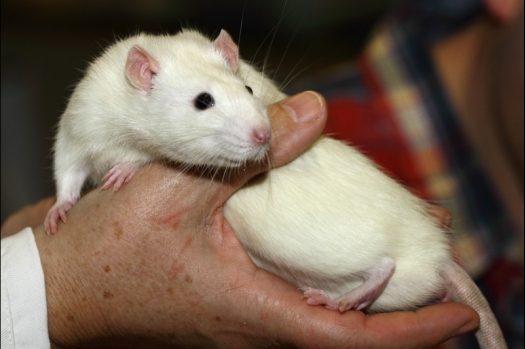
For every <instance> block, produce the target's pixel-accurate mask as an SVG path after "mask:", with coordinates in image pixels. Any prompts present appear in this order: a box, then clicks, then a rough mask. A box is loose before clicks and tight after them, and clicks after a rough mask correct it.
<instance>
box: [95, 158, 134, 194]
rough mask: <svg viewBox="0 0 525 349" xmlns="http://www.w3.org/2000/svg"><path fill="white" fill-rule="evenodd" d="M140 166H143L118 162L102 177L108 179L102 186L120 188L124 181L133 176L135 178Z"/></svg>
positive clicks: (114, 189)
mask: <svg viewBox="0 0 525 349" xmlns="http://www.w3.org/2000/svg"><path fill="white" fill-rule="evenodd" d="M140 167H141V166H139V165H137V164H132V163H124V164H117V165H115V166H113V168H112V169H111V170H109V172H108V173H107V174H106V175H105V176H104V178H102V180H104V181H106V183H104V186H103V187H102V188H103V189H109V188H111V187H113V191H117V190H119V189H120V187H122V185H123V184H124V183H127V182H129V181H130V180H131V178H133V176H134V175H135V173H137V171H138V170H139V169H140Z"/></svg>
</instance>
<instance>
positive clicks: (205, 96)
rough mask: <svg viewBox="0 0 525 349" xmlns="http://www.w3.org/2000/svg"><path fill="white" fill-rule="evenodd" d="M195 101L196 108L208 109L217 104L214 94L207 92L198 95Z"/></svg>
mask: <svg viewBox="0 0 525 349" xmlns="http://www.w3.org/2000/svg"><path fill="white" fill-rule="evenodd" d="M193 103H194V104H195V108H197V109H199V110H206V109H208V108H211V107H213V106H214V105H215V100H214V99H213V97H212V95H210V94H209V93H207V92H203V93H201V94H200V95H198V96H197V98H195V101H193Z"/></svg>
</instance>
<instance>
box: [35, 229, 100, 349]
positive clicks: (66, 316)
mask: <svg viewBox="0 0 525 349" xmlns="http://www.w3.org/2000/svg"><path fill="white" fill-rule="evenodd" d="M33 233H34V236H35V242H36V245H37V249H38V252H39V255H40V261H41V263H42V269H43V271H44V279H45V288H46V303H47V313H48V316H47V317H48V330H49V338H50V340H51V343H52V347H54V348H62V347H68V346H71V345H76V344H80V343H82V342H83V341H85V340H86V339H88V338H90V337H93V336H95V335H96V334H95V333H96V326H93V325H94V324H96V323H97V322H98V324H101V323H103V322H102V319H99V320H98V321H96V319H95V318H96V315H97V313H100V312H97V311H95V310H96V308H95V307H94V306H93V305H92V304H91V299H92V297H89V295H87V293H86V289H88V288H87V287H86V285H85V284H83V282H82V281H81V280H80V278H79V276H78V273H77V272H76V271H78V270H79V269H78V268H77V267H78V261H76V260H75V259H73V258H68V256H67V255H64V254H63V253H62V252H63V250H62V249H61V248H60V247H61V246H60V244H58V245H57V244H54V242H55V241H54V240H55V239H53V237H50V236H48V235H47V234H46V233H45V231H44V228H43V226H42V225H40V226H38V227H36V228H34V229H33Z"/></svg>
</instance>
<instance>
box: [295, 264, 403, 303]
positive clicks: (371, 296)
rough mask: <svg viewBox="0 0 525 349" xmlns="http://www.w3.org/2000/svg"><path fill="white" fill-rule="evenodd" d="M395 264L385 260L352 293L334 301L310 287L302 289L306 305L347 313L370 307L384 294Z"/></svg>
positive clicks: (369, 271) (369, 272) (370, 271)
mask: <svg viewBox="0 0 525 349" xmlns="http://www.w3.org/2000/svg"><path fill="white" fill-rule="evenodd" d="M394 270H395V263H394V261H393V260H392V259H390V258H384V259H383V260H382V261H381V263H380V265H379V266H377V267H375V268H372V269H370V270H368V271H367V272H366V274H365V276H364V282H363V283H362V284H361V285H360V286H359V287H357V288H355V289H353V290H352V291H350V292H348V293H346V294H344V295H342V296H341V297H339V298H337V299H335V300H333V299H331V298H329V297H328V296H327V295H326V294H325V293H324V292H323V291H320V290H316V289H313V288H310V287H302V288H301V290H302V291H303V292H304V296H305V297H306V298H308V300H307V301H306V303H308V304H311V305H317V304H321V305H324V306H325V307H326V308H328V309H331V310H339V311H340V312H345V311H347V310H350V309H357V310H361V309H364V308H366V307H367V306H369V305H370V304H371V303H372V302H373V301H375V300H376V299H377V297H379V295H380V294H381V293H382V292H383V290H384V289H385V287H386V285H387V284H388V281H389V280H390V278H391V277H392V274H394Z"/></svg>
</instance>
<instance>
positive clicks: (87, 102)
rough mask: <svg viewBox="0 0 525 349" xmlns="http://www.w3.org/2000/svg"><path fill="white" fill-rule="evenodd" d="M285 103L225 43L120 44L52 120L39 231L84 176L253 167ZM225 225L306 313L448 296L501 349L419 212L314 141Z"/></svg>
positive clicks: (484, 341)
mask: <svg viewBox="0 0 525 349" xmlns="http://www.w3.org/2000/svg"><path fill="white" fill-rule="evenodd" d="M248 86H250V87H248ZM251 93H253V96H252V95H251ZM284 97H285V95H284V94H282V93H280V91H279V90H278V89H277V88H276V87H275V86H274V85H273V83H272V82H271V81H270V80H268V79H266V78H264V77H263V76H262V75H261V73H259V72H257V71H256V70H255V69H254V68H252V67H251V66H249V65H248V64H246V63H244V62H243V61H242V60H240V59H239V53H238V48H237V45H236V44H235V43H234V42H233V41H232V39H231V38H230V36H229V35H228V34H227V33H226V32H225V31H221V34H220V35H219V37H218V38H217V39H215V40H214V41H210V40H209V39H207V38H205V37H204V36H202V35H201V34H199V33H197V32H194V31H183V32H182V33H180V34H177V35H175V36H163V37H157V36H147V35H142V34H141V35H138V36H134V37H131V38H129V39H126V40H123V41H120V42H118V43H117V44H115V45H114V46H112V47H110V48H109V49H108V50H107V51H106V52H105V53H104V54H103V55H102V56H101V57H100V58H99V59H97V60H96V61H95V62H94V63H93V64H92V65H91V66H90V68H89V69H88V71H87V73H86V77H85V78H84V79H83V80H82V81H81V82H80V84H79V85H78V87H77V88H76V90H75V92H74V93H73V96H72V98H71V100H70V102H69V104H68V107H67V109H66V111H65V112H64V114H63V116H62V119H61V121H60V125H59V132H58V136H57V141H56V146H55V176H56V181H57V190H58V194H57V196H58V200H57V203H56V204H55V206H53V208H52V209H51V210H50V212H49V213H48V216H47V217H46V224H45V226H46V230H47V231H48V233H55V232H56V231H57V223H58V220H59V219H62V220H63V221H65V220H66V211H67V210H68V209H69V208H70V207H71V206H72V205H73V204H74V203H75V202H76V200H77V199H78V197H79V195H80V190H81V187H82V185H83V183H84V181H85V180H86V179H87V177H88V176H91V178H93V179H94V180H95V181H97V182H100V181H101V178H102V180H106V183H105V185H104V188H106V189H107V188H110V187H112V186H113V187H114V188H115V190H118V188H119V187H120V186H121V185H122V184H123V183H124V182H127V181H129V180H130V179H131V177H132V176H133V174H134V173H135V172H136V171H137V170H138V169H139V168H140V167H141V166H142V165H144V164H145V163H147V162H150V161H153V160H159V159H169V160H172V161H177V162H181V163H184V164H187V165H207V166H213V167H234V166H238V165H240V164H242V163H244V162H245V161H252V160H255V161H260V160H261V159H263V157H264V155H265V153H266V151H267V149H268V145H269V142H270V138H271V131H270V126H269V123H268V118H267V115H266V111H265V109H264V106H266V105H268V104H270V103H272V102H274V101H275V100H277V99H281V98H284ZM104 175H105V176H104ZM103 176H104V177H103ZM224 213H225V216H226V218H227V219H228V221H229V222H230V224H231V225H232V227H233V229H234V231H235V232H236V234H237V236H238V238H239V240H240V241H241V243H242V244H243V246H244V247H245V249H246V250H247V252H248V253H249V255H250V257H251V258H252V259H253V261H254V262H255V264H256V265H258V266H259V267H261V268H263V269H266V270H268V271H270V272H272V273H274V274H276V275H278V276H280V277H282V278H284V279H286V280H288V281H289V282H291V283H293V284H295V285H297V286H298V287H300V288H301V289H302V290H303V292H304V295H305V296H306V297H307V298H308V299H307V303H309V304H313V305H315V304H322V305H324V306H325V307H327V308H329V309H333V310H339V311H346V310H350V309H359V310H361V309H363V310H366V311H369V312H381V311H395V310H406V309H415V308H416V307H418V306H422V305H425V304H429V303H431V302H434V301H437V300H440V299H441V300H443V299H448V297H449V296H450V297H451V298H452V299H454V300H456V301H459V302H461V303H464V304H467V305H469V306H471V307H473V308H474V309H475V310H476V311H477V312H478V313H479V315H480V319H481V324H480V329H479V331H478V332H477V334H476V335H477V337H478V340H479V342H480V345H481V347H482V348H484V349H500V348H506V344H505V341H504V339H503V336H502V334H501V330H500V329H499V327H498V324H497V321H496V319H495V317H494V315H493V314H492V312H491V310H490V308H489V306H488V304H487V302H486V300H485V299H484V298H483V296H482V294H481V292H480V291H479V290H478V288H477V287H476V285H475V284H474V283H473V281H472V280H471V279H470V278H469V276H468V275H467V274H466V273H465V272H464V271H463V270H462V269H461V268H460V267H459V266H458V265H457V264H456V263H455V262H453V260H452V256H451V252H450V241H449V239H448V238H447V236H446V234H445V232H444V231H443V230H442V229H441V228H440V227H439V226H438V224H437V221H436V219H435V218H433V217H432V216H431V215H430V214H429V207H428V206H427V205H426V204H425V203H424V202H423V201H422V200H420V199H418V198H416V197H415V196H414V195H412V194H411V193H410V192H409V191H408V190H406V189H405V188H403V187H402V186H401V185H399V184H398V183H397V182H395V181H394V180H392V179H391V178H389V177H388V176H386V175H385V174H384V173H383V172H381V171H380V170H379V169H378V168H377V167H376V166H375V165H374V164H373V163H372V162H371V161H370V160H369V159H367V158H366V157H364V156H363V155H362V154H360V153H359V152H358V151H357V150H355V149H354V148H352V147H350V146H348V145H345V144H343V143H341V142H339V141H336V140H333V139H330V138H325V137H323V138H320V139H319V140H318V141H317V142H316V143H315V144H314V145H313V146H311V147H310V149H309V150H308V151H306V152H305V153H304V154H303V155H301V156H300V157H299V158H297V159H296V160H294V161H293V162H291V163H290V164H288V165H286V166H283V167H281V168H277V169H273V170H271V171H269V172H268V173H266V174H264V175H262V176H259V177H257V178H255V179H254V180H252V181H251V182H250V183H248V184H247V185H246V186H245V187H243V188H241V189H240V190H239V191H238V192H236V193H235V194H234V195H233V196H232V197H231V198H230V199H229V200H228V201H227V202H226V204H225V207H224Z"/></svg>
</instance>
